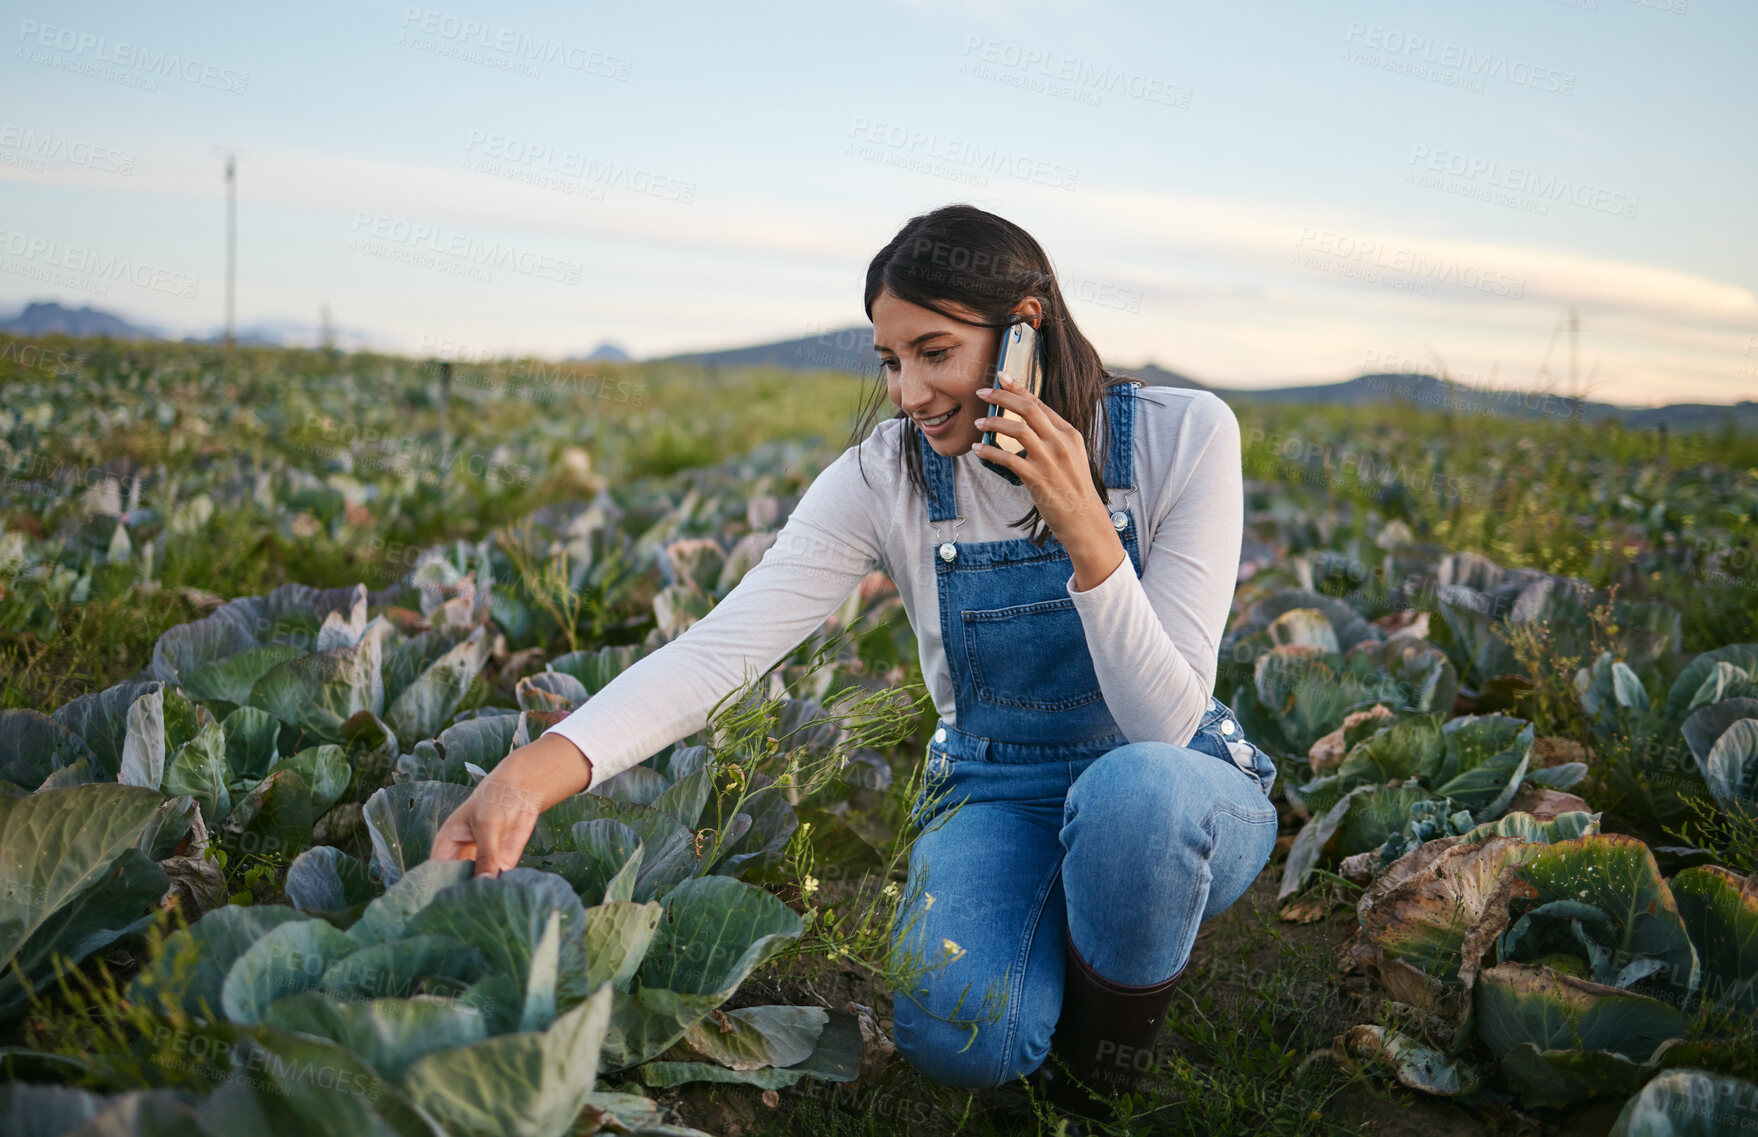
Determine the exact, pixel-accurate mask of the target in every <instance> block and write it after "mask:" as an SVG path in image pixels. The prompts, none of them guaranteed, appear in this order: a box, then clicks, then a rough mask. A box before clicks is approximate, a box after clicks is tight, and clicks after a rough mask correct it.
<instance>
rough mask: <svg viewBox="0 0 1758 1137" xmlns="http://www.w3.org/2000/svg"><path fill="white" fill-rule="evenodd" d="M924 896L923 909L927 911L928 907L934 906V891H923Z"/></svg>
mask: <svg viewBox="0 0 1758 1137" xmlns="http://www.w3.org/2000/svg"><path fill="white" fill-rule="evenodd" d="M922 897H923V900H924V903H923V904H922V911H924V912H926V911H927V910H928V909H930V908H932V907H934V894H933V893H932V892H926V893H923V894H922Z"/></svg>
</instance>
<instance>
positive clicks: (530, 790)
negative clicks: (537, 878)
mask: <svg viewBox="0 0 1758 1137" xmlns="http://www.w3.org/2000/svg"><path fill="white" fill-rule="evenodd" d="M591 780H592V763H591V760H590V759H588V758H587V757H586V755H585V754H584V753H583V752H582V751H581V750H580V748H579V747H578V746H575V745H574V744H573V743H572V742H569V741H568V740H567V739H566V738H563V737H562V736H561V735H559V734H546V735H542V736H541V737H539V738H538V739H537V740H536V741H534V742H531V743H528V744H527V745H525V746H521V747H519V749H517V750H515V751H513V752H512V753H511V754H509V755H507V756H506V757H505V758H503V759H501V761H500V764H499V765H497V766H496V767H495V768H494V769H492V770H490V771H489V772H488V776H487V777H485V778H483V779H482V781H480V782H478V783H477V784H476V788H475V789H474V790H473V791H471V794H470V796H469V797H468V798H466V799H464V804H463V805H460V806H459V807H458V808H457V809H455V810H453V811H452V815H451V816H450V817H448V818H446V820H445V823H444V824H442V825H441V826H440V827H439V832H438V833H436V834H435V835H434V840H433V852H432V854H431V855H430V856H431V859H432V860H436V861H469V860H474V861H475V862H476V875H477V876H496V875H499V873H500V872H501V870H502V869H510V868H513V867H515V866H517V865H518V863H519V857H520V856H521V855H522V854H523V853H524V852H525V843H526V842H527V841H529V840H531V831H532V830H533V829H534V828H536V827H537V817H538V815H539V814H541V813H542V812H543V811H544V810H546V809H548V808H549V807H550V806H552V805H554V804H556V803H557V802H559V801H562V800H563V799H564V798H569V797H572V796H573V795H575V794H577V793H579V792H580V791H581V790H583V789H585V788H586V786H587V784H588V783H590V782H591Z"/></svg>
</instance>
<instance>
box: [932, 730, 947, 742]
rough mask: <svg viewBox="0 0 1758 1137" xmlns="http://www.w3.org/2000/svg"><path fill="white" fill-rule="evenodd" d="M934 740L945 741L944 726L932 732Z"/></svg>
mask: <svg viewBox="0 0 1758 1137" xmlns="http://www.w3.org/2000/svg"><path fill="white" fill-rule="evenodd" d="M934 741H935V742H945V741H946V728H945V727H941V728H940V729H939V730H937V731H935V732H934Z"/></svg>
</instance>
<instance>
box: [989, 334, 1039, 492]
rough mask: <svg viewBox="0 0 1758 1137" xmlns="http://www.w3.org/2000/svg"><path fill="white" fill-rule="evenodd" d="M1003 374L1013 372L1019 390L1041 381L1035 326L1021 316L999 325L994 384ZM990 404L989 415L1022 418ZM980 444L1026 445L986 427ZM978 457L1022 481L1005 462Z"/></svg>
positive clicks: (1013, 450) (1012, 449)
mask: <svg viewBox="0 0 1758 1137" xmlns="http://www.w3.org/2000/svg"><path fill="white" fill-rule="evenodd" d="M1003 375H1011V376H1013V378H1014V380H1015V381H1017V382H1018V383H1019V387H1018V388H1017V389H1018V390H1021V391H1027V392H1030V393H1031V394H1033V395H1037V394H1038V393H1039V388H1040V387H1041V386H1042V384H1043V370H1042V368H1040V367H1039V366H1038V330H1037V329H1036V328H1034V327H1032V326H1031V324H1029V323H1027V322H1026V321H1025V320H1024V319H1021V320H1019V321H1017V322H1015V323H1012V324H1009V325H1007V326H1006V327H1005V328H1002V329H1001V343H1000V346H999V347H998V348H997V350H996V352H995V383H994V386H996V387H1000V385H1001V376H1003ZM991 406H992V407H993V408H994V409H993V410H992V412H991V417H998V418H1010V419H1013V420H1014V421H1016V422H1023V421H1025V420H1024V419H1021V418H1020V417H1019V415H1017V414H1015V413H1014V412H1012V411H1010V410H1007V409H1005V408H1003V407H1001V406H1000V405H999V404H993V403H992V404H991ZM983 444H984V445H986V446H999V447H1000V448H1001V449H1003V450H1006V451H1007V452H1008V453H1010V454H1023V453H1025V447H1024V446H1022V445H1020V442H1019V440H1018V439H1017V438H1015V437H1013V435H1011V434H1003V433H1000V432H998V431H993V430H985V431H984V432H983ZM980 461H981V462H982V463H983V465H985V466H987V467H988V468H989V469H991V470H993V471H995V473H997V474H1000V475H1001V476H1002V477H1004V478H1006V479H1007V480H1008V481H1010V482H1012V483H1013V484H1014V485H1016V486H1017V485H1019V484H1021V483H1020V480H1019V475H1018V474H1016V473H1014V472H1013V471H1012V470H1009V469H1008V468H1007V467H1006V466H1003V465H1001V464H1000V463H998V462H991V461H989V459H987V458H983V459H980Z"/></svg>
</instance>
